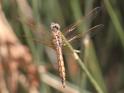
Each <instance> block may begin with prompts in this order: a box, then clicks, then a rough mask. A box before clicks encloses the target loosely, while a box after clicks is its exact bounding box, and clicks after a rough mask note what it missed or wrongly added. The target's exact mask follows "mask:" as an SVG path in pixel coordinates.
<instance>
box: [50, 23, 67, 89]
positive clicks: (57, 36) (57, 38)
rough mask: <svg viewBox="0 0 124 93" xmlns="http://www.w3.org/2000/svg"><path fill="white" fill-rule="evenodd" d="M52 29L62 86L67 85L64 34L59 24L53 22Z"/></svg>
mask: <svg viewBox="0 0 124 93" xmlns="http://www.w3.org/2000/svg"><path fill="white" fill-rule="evenodd" d="M51 31H52V42H53V45H54V48H55V50H56V54H57V63H58V70H59V74H60V77H61V80H62V86H63V87H65V67H64V61H63V55H62V36H61V32H60V26H59V24H56V23H52V24H51Z"/></svg>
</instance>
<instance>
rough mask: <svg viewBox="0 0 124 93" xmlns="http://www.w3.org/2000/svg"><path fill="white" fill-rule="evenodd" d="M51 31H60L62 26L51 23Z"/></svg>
mask: <svg viewBox="0 0 124 93" xmlns="http://www.w3.org/2000/svg"><path fill="white" fill-rule="evenodd" d="M50 27H51V30H55V29H56V30H60V25H59V24H58V23H51V26H50Z"/></svg>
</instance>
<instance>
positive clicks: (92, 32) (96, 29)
mask: <svg viewBox="0 0 124 93" xmlns="http://www.w3.org/2000/svg"><path fill="white" fill-rule="evenodd" d="M103 28H104V25H103V24H99V25H96V26H94V27H92V28H90V29H89V30H88V31H85V32H84V33H80V34H78V35H75V36H73V37H72V38H70V39H69V40H68V42H71V41H73V40H75V39H77V38H84V37H85V36H86V35H88V34H89V35H90V36H91V37H92V36H94V35H96V33H97V32H99V31H101V30H102V29H103Z"/></svg>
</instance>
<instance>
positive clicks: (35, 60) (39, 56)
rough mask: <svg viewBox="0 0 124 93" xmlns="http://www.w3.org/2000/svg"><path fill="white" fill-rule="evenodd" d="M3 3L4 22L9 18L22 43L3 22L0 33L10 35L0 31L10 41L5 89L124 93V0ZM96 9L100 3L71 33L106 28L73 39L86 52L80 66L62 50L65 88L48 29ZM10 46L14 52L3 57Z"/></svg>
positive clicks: (1, 67)
mask: <svg viewBox="0 0 124 93" xmlns="http://www.w3.org/2000/svg"><path fill="white" fill-rule="evenodd" d="M0 3H1V10H0V12H1V13H0V16H3V15H5V16H4V18H3V19H4V21H5V20H6V21H8V22H9V26H8V25H4V28H6V29H8V28H11V31H12V33H11V34H16V35H15V36H14V37H16V38H18V39H19V40H17V41H18V42H21V44H19V45H18V43H17V42H16V41H13V40H14V39H12V41H11V39H9V38H8V37H13V35H11V34H7V33H9V32H6V31H4V30H5V29H2V26H3V25H1V27H0V34H1V33H6V34H2V35H0V36H1V38H2V39H1V40H0V41H1V42H3V41H5V40H6V41H7V42H6V46H5V44H4V46H3V43H0V47H1V49H0V50H1V53H0V55H1V57H0V58H1V59H0V61H1V63H0V92H1V93H60V92H64V93H124V72H123V71H124V63H123V62H124V57H123V55H124V31H123V29H124V28H123V26H124V25H123V24H124V17H123V16H124V0H1V2H0ZM95 7H100V11H99V12H98V13H97V15H96V16H95V15H94V16H91V17H90V16H89V17H87V18H86V20H85V21H83V22H82V23H81V24H80V26H78V29H77V30H75V31H73V32H72V33H71V34H68V35H67V37H68V38H69V37H73V36H74V35H76V34H79V33H80V34H82V33H83V32H84V31H88V29H90V28H91V27H93V26H95V25H98V24H103V25H104V27H103V28H102V29H99V31H93V32H91V36H92V34H94V33H95V35H93V36H92V38H91V39H89V38H78V39H77V40H74V41H73V42H71V44H72V46H73V47H74V48H75V49H78V50H80V52H81V53H79V54H78V55H79V57H80V60H82V61H81V62H82V63H81V64H80V62H78V61H79V58H78V60H76V59H75V57H74V56H75V55H73V54H72V53H71V52H70V51H68V50H69V49H65V51H63V57H64V61H65V70H66V84H67V85H66V88H62V87H61V80H60V78H59V74H58V69H57V61H56V55H55V51H54V50H53V49H51V48H48V47H47V46H46V44H47V43H48V42H50V41H49V36H47V35H46V34H45V33H49V31H50V24H51V22H57V23H59V24H60V26H61V29H64V28H66V27H67V26H69V25H70V24H72V23H75V22H77V21H78V20H82V19H80V18H81V17H82V16H85V15H87V14H88V13H89V12H90V11H92V10H93V8H95ZM91 15H92V14H91ZM3 19H2V17H1V18H0V20H3ZM1 22H3V21H1ZM3 23H4V22H3ZM94 30H95V29H94ZM8 31H9V30H8ZM62 31H63V30H62ZM65 32H66V31H65ZM45 35H46V36H45ZM82 35H83V34H82ZM37 37H38V38H37ZM34 38H35V39H38V43H37V42H36V40H34ZM7 39H9V40H7ZM40 40H42V41H40ZM10 42H11V43H10ZM41 42H42V43H41ZM15 45H16V47H13V46H15ZM17 45H18V46H19V47H18V48H17ZM5 47H6V48H5ZM10 47H11V48H10ZM22 47H23V48H22ZM8 48H10V51H9V49H8ZM5 49H7V50H8V51H9V52H8V53H10V55H9V56H6V55H4V56H2V55H3V53H4V52H3V51H4V50H5ZM22 51H23V52H22ZM11 52H12V55H11ZM13 52H14V57H13ZM20 53H22V54H20ZM18 54H20V56H19V57H17V56H18ZM20 57H21V58H20ZM17 58H18V60H17ZM22 59H23V60H22ZM13 60H14V61H13ZM85 68H86V69H85Z"/></svg>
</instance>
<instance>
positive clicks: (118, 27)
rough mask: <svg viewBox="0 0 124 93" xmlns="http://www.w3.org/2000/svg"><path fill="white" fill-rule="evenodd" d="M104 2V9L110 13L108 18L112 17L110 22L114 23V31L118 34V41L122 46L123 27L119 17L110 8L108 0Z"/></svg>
mask: <svg viewBox="0 0 124 93" xmlns="http://www.w3.org/2000/svg"><path fill="white" fill-rule="evenodd" d="M104 3H105V6H106V9H107V11H108V13H109V15H110V18H111V19H112V22H113V24H114V27H115V29H116V32H117V34H118V35H119V38H120V41H121V43H122V45H123V47H124V32H123V28H122V26H121V23H120V21H119V18H118V16H117V14H116V11H115V10H114V9H113V8H112V5H111V4H110V2H109V0H104Z"/></svg>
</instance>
